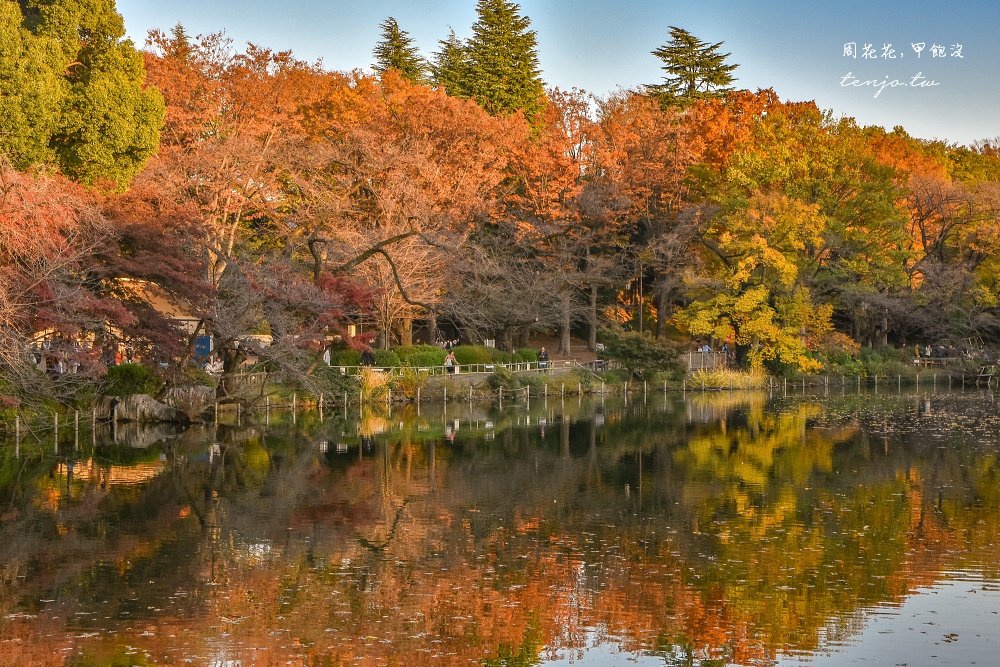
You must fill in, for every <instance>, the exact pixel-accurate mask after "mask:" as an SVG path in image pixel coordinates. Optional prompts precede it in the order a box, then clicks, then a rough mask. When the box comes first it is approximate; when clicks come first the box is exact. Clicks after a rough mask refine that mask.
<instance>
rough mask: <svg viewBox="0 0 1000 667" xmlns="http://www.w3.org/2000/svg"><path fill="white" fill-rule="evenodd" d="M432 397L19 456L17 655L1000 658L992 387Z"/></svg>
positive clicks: (7, 487)
mask: <svg viewBox="0 0 1000 667" xmlns="http://www.w3.org/2000/svg"><path fill="white" fill-rule="evenodd" d="M830 393H831V394H832V395H828V396H823V395H820V396H816V395H806V396H780V395H779V396H768V395H767V394H758V393H733V394H730V393H728V392H725V393H718V394H704V395H702V394H688V395H687V396H686V397H682V396H679V395H678V396H669V397H666V398H664V397H663V396H662V395H658V396H652V395H650V396H649V397H648V399H643V397H641V396H638V397H635V398H633V399H631V400H630V401H628V402H627V403H626V402H624V401H623V400H622V399H620V398H616V399H615V400H611V399H610V398H609V399H607V400H606V401H601V400H600V398H597V399H596V400H587V399H583V400H578V399H577V398H576V397H574V398H573V399H567V400H565V401H561V400H559V399H556V400H553V399H549V400H548V401H547V402H545V401H532V402H531V403H530V405H526V404H525V403H524V402H522V403H520V404H514V405H504V407H503V409H502V410H501V409H499V408H498V407H496V406H488V405H468V404H464V405H463V404H451V405H449V406H448V408H447V411H443V410H442V409H441V407H440V406H436V407H434V408H431V407H428V406H424V407H423V408H422V409H421V411H420V412H419V413H418V412H417V410H416V409H415V408H414V407H413V406H409V407H407V408H405V409H396V410H394V411H392V412H391V414H390V413H389V412H387V411H381V412H379V411H377V410H372V411H366V412H365V413H364V414H363V415H358V414H355V411H356V410H357V408H352V411H351V414H349V415H343V414H340V415H330V414H329V413H327V414H326V415H325V417H326V419H325V420H324V421H323V422H322V423H321V422H320V420H319V415H317V414H316V413H309V414H300V415H298V417H297V419H296V423H292V420H291V416H290V415H288V414H287V413H285V414H275V413H272V414H271V415H270V416H269V418H268V420H267V421H268V423H267V424H265V423H264V419H263V417H261V418H260V419H259V420H256V421H253V422H251V423H247V422H244V423H242V424H240V425H236V424H231V425H220V426H218V427H215V426H207V427H199V428H194V429H190V430H187V431H185V432H173V431H171V430H169V429H153V430H148V429H147V430H138V429H132V430H126V429H122V430H119V431H118V432H117V433H114V434H111V433H110V432H106V431H100V430H99V431H98V432H97V433H93V434H92V433H91V432H90V431H89V430H88V429H82V430H81V431H80V432H79V433H75V432H74V431H73V430H72V429H69V430H66V429H64V431H63V433H62V434H61V436H60V442H59V443H58V445H56V444H55V443H54V442H53V440H52V434H51V432H50V433H47V434H46V433H44V432H41V433H39V435H40V438H41V440H40V442H35V441H32V440H30V439H29V440H27V441H24V442H22V443H21V446H20V448H19V450H18V451H17V452H16V455H15V451H14V448H13V447H12V446H6V445H5V446H4V447H3V448H2V450H0V464H2V467H0V567H2V570H0V665H75V666H79V667H83V666H85V665H86V666H95V667H96V666H98V665H100V666H105V665H113V666H116V667H117V666H125V665H154V664H163V665H168V664H169V665H174V664H193V665H212V666H218V667H222V666H236V665H241V666H248V665H286V664H292V665H310V666H311V665H317V666H318V665H355V664H357V665H470V664H471V665H475V664H483V665H488V666H499V665H509V666H513V665H536V664H537V665H570V664H572V665H713V666H715V665H799V664H810V665H818V666H826V665H847V664H865V665H903V664H906V665H909V666H911V667H912V666H916V665H937V664H953V665H976V664H978V665H992V664H997V662H998V660H1000V658H998V656H1000V645H998V643H1000V616H998V613H1000V567H998V566H1000V552H998V548H997V547H998V545H1000V414H998V410H1000V405H998V402H997V398H996V396H995V395H993V394H992V393H989V392H965V393H958V392H956V393H937V394H921V395H914V394H910V395H906V394H904V395H899V396H892V395H890V396H884V395H883V396H876V395H869V394H865V395H861V396H858V395H851V394H850V393H847V394H846V395H841V394H840V392H839V391H831V392H830Z"/></svg>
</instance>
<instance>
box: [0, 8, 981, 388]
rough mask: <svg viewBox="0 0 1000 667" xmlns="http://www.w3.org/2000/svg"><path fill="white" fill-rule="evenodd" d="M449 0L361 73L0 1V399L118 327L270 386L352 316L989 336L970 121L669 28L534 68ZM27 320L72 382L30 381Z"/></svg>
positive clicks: (513, 16)
mask: <svg viewBox="0 0 1000 667" xmlns="http://www.w3.org/2000/svg"><path fill="white" fill-rule="evenodd" d="M477 14H478V20H477V21H476V23H475V24H474V25H473V26H472V28H471V37H470V38H469V39H467V40H464V41H463V40H460V39H459V38H458V37H456V35H455V34H454V32H452V33H451V34H450V35H449V36H448V37H447V38H445V39H443V40H442V41H441V42H440V43H439V47H440V48H439V50H438V51H437V52H435V53H433V54H431V56H430V58H429V59H426V58H425V57H424V56H422V55H421V54H420V53H419V51H418V50H417V48H416V47H415V45H414V43H413V40H412V39H411V38H410V37H409V35H408V34H407V33H406V32H405V30H403V29H402V28H401V27H400V26H399V24H398V23H397V22H396V20H395V19H393V18H387V19H386V20H385V22H383V23H382V25H381V28H382V38H381V39H380V40H379V42H378V43H377V44H375V45H373V57H374V60H375V62H374V63H373V66H374V73H372V72H366V71H353V72H333V71H328V70H325V69H324V68H322V67H321V66H320V65H319V64H311V63H306V62H303V61H300V60H298V59H296V58H295V57H294V55H293V54H292V53H289V52H275V51H272V50H269V49H267V48H265V47H263V46H257V45H248V46H247V47H246V48H245V49H244V50H242V51H240V50H237V49H235V48H234V47H233V45H232V44H231V42H230V41H229V40H228V39H226V38H225V36H224V35H222V34H213V35H199V36H191V35H189V34H187V32H186V31H185V30H184V28H183V27H182V26H181V25H177V26H175V27H174V28H173V29H171V30H169V31H166V32H160V31H154V32H152V33H151V34H150V35H149V38H148V41H147V42H146V44H145V46H144V48H143V49H142V50H138V49H136V47H135V46H134V45H133V44H132V43H131V42H130V41H129V40H127V39H125V36H124V35H125V31H124V26H123V23H122V19H121V17H120V15H119V14H118V13H117V11H116V9H115V7H114V3H113V1H112V0H104V1H102V2H99V3H93V2H83V1H82V0H22V1H21V2H18V3H14V2H5V3H0V405H2V403H3V402H7V403H13V402H14V401H15V400H25V398H26V397H28V396H31V395H50V396H51V395H57V394H59V392H60V391H63V390H65V392H68V393H72V392H73V391H75V390H76V387H77V385H76V384H74V383H76V382H79V381H80V379H81V378H87V377H91V376H96V375H97V374H99V373H101V372H102V369H103V365H102V364H101V357H102V353H104V352H105V351H106V350H107V349H109V348H111V347H117V346H119V345H121V344H127V346H128V348H129V349H130V350H134V351H135V353H136V355H137V358H139V359H142V360H143V361H144V362H146V363H149V364H151V365H156V364H159V363H165V364H168V365H170V366H171V367H173V368H176V367H180V366H184V365H194V364H197V361H198V360H197V358H196V355H195V354H194V341H195V339H196V338H197V337H198V336H201V335H211V336H212V337H213V338H214V340H215V344H216V348H217V349H218V350H219V351H220V353H221V354H222V355H223V356H224V358H225V361H226V364H227V366H228V365H232V364H235V363H238V362H239V360H240V355H241V354H242V352H241V350H245V349H246V336H247V335H249V334H266V335H267V336H268V341H269V343H268V344H267V345H265V346H260V347H259V349H257V350H255V351H256V352H257V353H258V354H259V355H260V358H261V359H262V360H263V361H264V362H265V363H270V364H275V365H278V366H280V367H281V368H283V369H285V370H286V371H287V372H288V374H289V378H290V379H292V380H294V379H295V378H296V377H305V376H306V375H308V374H309V373H311V372H312V370H313V369H314V368H315V366H316V363H317V359H318V358H319V355H320V354H321V353H322V351H323V349H324V347H326V346H327V345H329V342H330V340H331V339H332V338H333V337H334V336H338V335H339V336H342V337H343V338H344V339H346V343H347V344H348V345H354V346H361V345H364V344H367V343H368V342H369V339H367V338H366V339H364V340H360V339H359V340H353V339H350V338H349V337H348V336H347V335H346V334H347V325H348V324H349V323H352V322H357V321H362V320H363V321H365V322H367V323H369V324H374V325H375V326H374V327H372V326H366V327H365V330H366V332H368V331H371V330H372V329H373V328H374V331H375V333H376V334H377V343H378V344H381V345H383V346H387V345H394V344H404V345H405V344H410V343H412V342H413V332H414V323H415V322H420V323H423V324H424V328H423V331H424V332H425V335H427V332H429V333H430V336H434V332H435V331H436V329H437V327H442V328H444V329H447V330H448V331H449V332H455V333H457V334H458V335H460V336H461V337H462V338H463V340H467V341H470V342H478V341H480V340H482V339H487V338H493V339H496V341H497V345H498V346H501V347H504V348H506V349H512V348H514V347H516V346H523V345H524V344H526V343H527V341H528V339H529V337H530V336H532V335H536V334H539V333H558V335H559V339H560V340H561V341H562V343H561V344H562V347H563V349H568V347H569V343H570V337H571V334H572V335H575V336H579V337H581V338H584V339H585V340H587V341H588V345H589V347H591V348H593V347H594V346H595V345H596V343H597V339H598V331H599V329H600V328H601V327H602V326H605V325H607V324H610V323H617V324H619V325H621V326H623V327H624V328H626V329H633V330H642V331H645V332H649V334H651V335H653V336H657V337H668V338H672V339H675V340H679V341H688V340H690V339H691V338H692V337H700V338H704V339H709V338H712V339H713V340H714V341H716V342H717V343H719V344H721V341H727V342H728V344H729V346H730V347H732V348H733V349H734V350H735V351H736V353H737V358H738V360H739V362H740V363H741V364H742V365H743V366H745V367H747V368H755V369H759V368H762V367H763V368H767V369H768V370H771V371H772V372H782V371H800V372H818V371H820V370H822V369H823V368H824V366H825V365H826V364H828V363H829V362H830V360H831V359H832V358H834V357H837V356H838V355H839V356H843V355H853V354H857V353H858V351H859V349H860V348H861V347H862V346H868V345H870V346H874V347H879V346H885V345H895V346H904V345H905V346H913V345H914V344H921V345H923V344H927V343H934V344H937V343H940V342H949V341H950V342H954V341H959V340H963V339H965V338H968V337H976V338H981V339H982V340H985V341H987V342H996V341H997V340H998V339H1000V320H998V315H1000V311H998V295H1000V276H998V271H1000V262H998V260H1000V225H998V219H997V218H998V213H1000V186H998V182H1000V145H998V144H997V142H996V141H995V140H994V141H989V140H984V141H982V142H977V143H975V144H974V145H972V146H959V145H952V144H948V143H945V142H942V141H925V140H921V139H917V138H914V137H911V136H910V135H908V134H907V133H906V131H905V130H904V129H903V128H901V127H897V128H894V129H893V130H891V131H887V130H885V129H883V128H880V127H862V126H859V125H858V124H857V123H856V122H855V121H854V120H853V119H851V118H843V117H837V116H835V115H834V114H833V113H832V112H830V111H825V110H822V109H820V108H818V107H817V105H816V104H815V103H813V102H808V101H807V102H796V101H785V100H781V99H779V98H778V96H777V95H776V94H775V92H774V91H773V90H769V89H768V90H757V91H747V90H739V89H738V88H737V87H736V85H735V79H734V76H733V74H732V73H733V72H734V71H735V69H736V65H735V64H734V63H731V62H729V60H728V58H729V54H724V53H721V52H720V49H721V47H722V44H721V43H719V44H708V43H705V42H702V41H701V40H699V39H698V38H696V37H695V36H693V35H691V34H690V33H688V32H687V31H685V30H682V29H680V28H675V27H671V29H670V34H669V40H668V41H667V42H666V43H665V44H664V45H662V46H660V47H658V48H657V47H656V45H650V48H651V49H655V50H652V51H651V55H650V57H651V58H654V57H655V58H659V59H661V60H662V61H663V71H664V79H663V81H661V82H657V83H651V84H649V85H648V86H646V87H641V88H639V89H636V90H627V91H624V90H623V91H620V92H617V93H613V94H611V95H608V96H605V97H597V96H594V95H591V94H588V93H586V92H584V91H581V90H576V89H573V90H560V89H558V88H550V87H546V85H545V83H544V81H543V79H542V73H541V71H540V67H539V62H538V56H537V40H536V35H535V33H534V32H533V31H532V30H531V29H530V20H529V19H528V18H527V17H525V16H523V15H522V14H521V11H520V8H519V7H518V6H517V5H516V4H513V3H511V2H507V1H506V0H479V2H478V5H477ZM137 286H143V287H142V288H137ZM154 288H155V290H156V292H157V294H161V295H164V298H165V299H166V300H168V301H170V302H172V303H174V304H175V305H176V306H177V308H178V309H180V310H183V311H184V312H186V313H189V314H190V315H191V316H192V318H194V319H195V320H196V321H197V322H198V324H197V328H196V330H195V331H194V333H192V332H191V331H185V330H182V329H180V328H178V326H177V325H176V322H174V321H172V320H171V319H170V318H169V317H167V316H166V315H165V314H164V313H163V312H162V311H161V310H157V309H155V308H152V307H151V305H150V302H149V300H148V299H147V298H143V294H146V293H148V291H149V290H150V289H154ZM42 337H44V338H45V339H46V340H47V349H48V350H49V353H50V354H52V355H57V356H58V357H59V358H60V359H62V360H66V361H67V362H68V363H71V364H72V366H73V368H74V369H78V370H79V371H80V372H79V373H77V374H76V377H75V378H66V377H62V378H54V377H52V376H46V375H43V374H40V373H38V371H37V368H36V360H35V358H34V357H33V356H32V355H31V354H30V349H31V345H32V342H33V341H37V340H39V339H40V338H42ZM241 341H242V343H243V347H242V348H241V347H240V345H241Z"/></svg>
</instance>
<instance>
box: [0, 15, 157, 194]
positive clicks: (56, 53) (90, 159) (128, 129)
mask: <svg viewBox="0 0 1000 667" xmlns="http://www.w3.org/2000/svg"><path fill="white" fill-rule="evenodd" d="M124 37H125V27H124V24H123V22H122V18H121V15H119V14H118V12H117V11H116V9H115V5H114V2H113V1H112V0H103V1H100V2H80V1H79V0H30V1H27V2H24V3H20V4H18V3H10V2H8V3H4V6H3V7H2V8H0V41H2V43H3V49H2V50H0V53H2V55H0V82H2V83H0V88H2V89H3V91H4V94H3V95H0V106H2V110H3V113H0V118H2V120H0V124H2V126H3V129H4V132H2V133H0V147H2V148H3V150H4V151H5V152H6V153H7V154H8V156H9V159H10V160H11V161H12V162H13V163H14V165H15V166H17V167H19V168H27V167H29V166H31V165H36V164H55V165H57V166H58V167H59V168H60V169H61V170H62V171H63V172H64V173H66V174H67V175H68V176H70V177H72V178H74V179H75V180H79V181H82V182H84V183H88V184H103V185H107V186H111V187H116V188H124V187H126V186H127V185H128V183H129V182H130V181H131V180H132V178H134V177H135V175H136V174H137V173H139V171H140V170H141V169H142V167H143V166H144V165H145V163H146V161H147V160H148V159H149V158H150V157H151V156H152V155H153V154H154V153H155V152H156V150H157V147H158V144H159V132H160V126H161V124H162V121H163V100H162V97H161V96H160V94H159V93H158V92H157V91H156V90H154V89H151V88H148V87H146V86H145V72H144V69H143V62H142V56H141V55H140V54H139V53H138V52H137V51H136V49H135V47H134V46H133V44H132V43H131V41H129V40H127V39H125V38H124Z"/></svg>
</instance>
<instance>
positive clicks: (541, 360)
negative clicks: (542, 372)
mask: <svg viewBox="0 0 1000 667" xmlns="http://www.w3.org/2000/svg"><path fill="white" fill-rule="evenodd" d="M538 367H539V368H548V367H549V353H548V350H546V349H545V346H544V345H543V346H542V349H540V350H539V351H538Z"/></svg>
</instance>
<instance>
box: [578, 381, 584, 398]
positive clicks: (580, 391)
mask: <svg viewBox="0 0 1000 667" xmlns="http://www.w3.org/2000/svg"><path fill="white" fill-rule="evenodd" d="M576 395H577V396H583V383H582V382H577V383H576Z"/></svg>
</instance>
